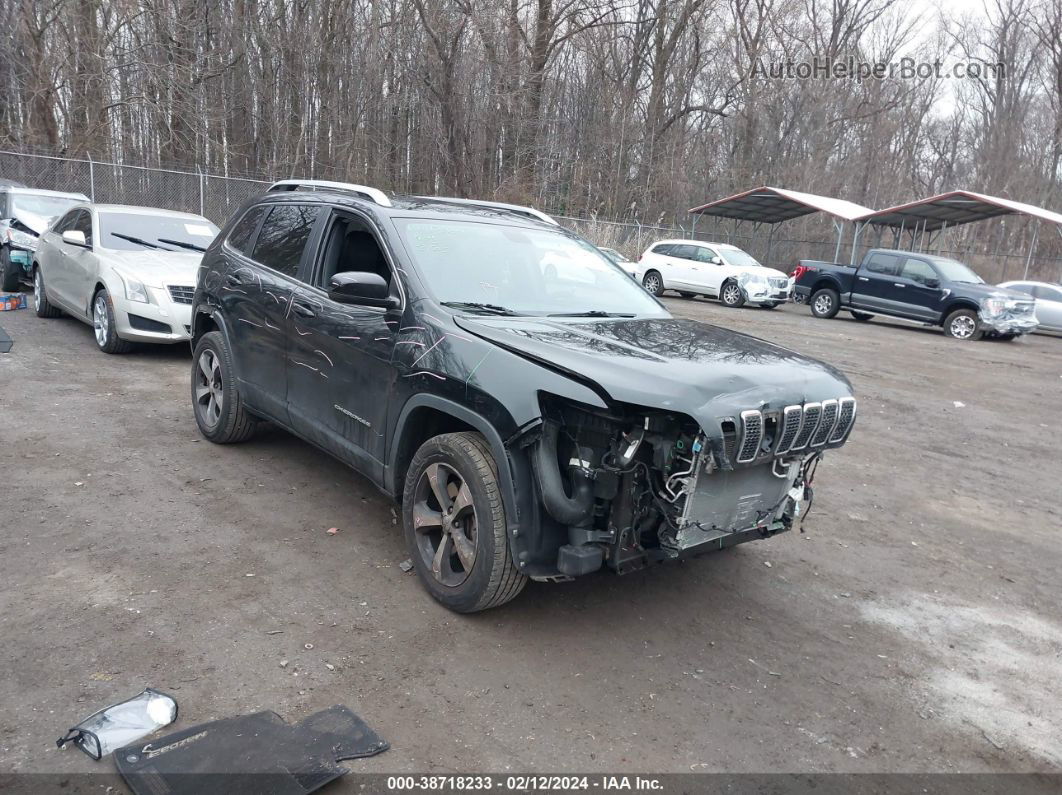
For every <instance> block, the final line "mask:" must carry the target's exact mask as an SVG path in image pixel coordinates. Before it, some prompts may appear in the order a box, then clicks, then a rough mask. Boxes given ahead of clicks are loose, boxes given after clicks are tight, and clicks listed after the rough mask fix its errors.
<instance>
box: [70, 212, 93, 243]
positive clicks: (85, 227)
mask: <svg viewBox="0 0 1062 795" xmlns="http://www.w3.org/2000/svg"><path fill="white" fill-rule="evenodd" d="M70 229H71V230H72V231H74V232H81V233H83V234H84V235H85V243H86V244H87V245H90V246H91V245H92V216H91V215H90V214H89V211H88V210H78V211H77V218H75V219H74V224H73V226H71V227H70Z"/></svg>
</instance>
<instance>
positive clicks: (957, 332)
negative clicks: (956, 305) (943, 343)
mask: <svg viewBox="0 0 1062 795" xmlns="http://www.w3.org/2000/svg"><path fill="white" fill-rule="evenodd" d="M976 330H977V323H975V322H974V319H973V318H972V317H970V316H969V315H959V316H958V317H957V318H955V319H954V320H952V321H951V336H953V337H955V338H956V339H960V340H968V339H970V337H972V336H973V334H974V332H975V331H976Z"/></svg>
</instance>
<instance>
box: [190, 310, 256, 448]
mask: <svg viewBox="0 0 1062 795" xmlns="http://www.w3.org/2000/svg"><path fill="white" fill-rule="evenodd" d="M234 373H235V368H234V367H233V363H232V352H231V351H230V350H229V346H228V345H226V344H225V338H224V337H222V336H221V332H220V331H211V332H208V333H207V334H204V335H203V336H202V337H201V338H200V340H199V342H197V343H196V345H195V351H194V352H193V354H192V410H193V413H194V414H195V423H196V425H198V426H199V432H200V433H201V434H203V436H205V437H206V438H207V439H209V440H210V441H212V442H214V444H233V443H235V442H243V441H246V440H247V439H250V438H251V437H252V436H254V432H255V431H256V430H257V429H258V420H257V419H256V418H255V417H254V416H253V415H252V414H251V413H250V412H249V411H248V410H247V407H246V406H245V405H244V403H243V396H242V395H241V394H240V388H239V387H238V386H237V385H236V378H235V377H234Z"/></svg>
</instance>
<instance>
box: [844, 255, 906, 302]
mask: <svg viewBox="0 0 1062 795" xmlns="http://www.w3.org/2000/svg"><path fill="white" fill-rule="evenodd" d="M899 273H900V258H899V257H898V256H896V255H895V254H885V253H877V254H871V255H870V256H869V257H868V258H867V259H866V261H865V262H864V263H863V264H862V265H861V266H860V267H859V269H858V270H857V271H856V273H855V278H854V279H853V281H852V294H851V297H850V298H849V302H850V303H851V305H852V306H855V307H859V308H862V309H875V310H878V311H882V312H888V313H890V314H891V313H894V312H895V304H896V301H895V293H896V291H897V288H896V287H894V285H895V283H896V279H897V277H898V276H899Z"/></svg>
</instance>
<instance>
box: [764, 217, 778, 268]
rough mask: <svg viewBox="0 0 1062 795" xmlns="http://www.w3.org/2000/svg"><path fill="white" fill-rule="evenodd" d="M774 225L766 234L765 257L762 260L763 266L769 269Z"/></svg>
mask: <svg viewBox="0 0 1062 795" xmlns="http://www.w3.org/2000/svg"><path fill="white" fill-rule="evenodd" d="M775 226H776V225H775V224H771V231H770V232H768V233H767V257H766V259H764V261H763V264H764V265H766V266H767V267H768V268H769V267H771V244H772V243H773V242H774V227H775Z"/></svg>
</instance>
